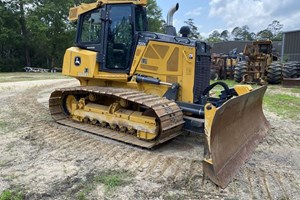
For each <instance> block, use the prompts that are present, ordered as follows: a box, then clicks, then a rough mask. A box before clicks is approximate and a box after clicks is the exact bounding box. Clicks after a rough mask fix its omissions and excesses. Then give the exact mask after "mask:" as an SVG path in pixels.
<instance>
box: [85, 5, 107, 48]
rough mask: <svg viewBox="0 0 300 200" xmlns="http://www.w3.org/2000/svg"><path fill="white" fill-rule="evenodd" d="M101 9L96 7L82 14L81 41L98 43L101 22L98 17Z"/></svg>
mask: <svg viewBox="0 0 300 200" xmlns="http://www.w3.org/2000/svg"><path fill="white" fill-rule="evenodd" d="M100 12H101V10H100V9H97V10H94V11H92V12H89V13H86V14H85V15H84V16H83V20H82V24H81V26H82V28H81V33H80V42H81V43H99V42H100V38H101V30H102V24H101V19H100V16H101V15H100V14H101V13H100Z"/></svg>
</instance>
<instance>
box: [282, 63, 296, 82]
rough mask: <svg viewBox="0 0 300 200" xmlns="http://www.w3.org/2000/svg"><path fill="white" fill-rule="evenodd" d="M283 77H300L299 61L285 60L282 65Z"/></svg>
mask: <svg viewBox="0 0 300 200" xmlns="http://www.w3.org/2000/svg"><path fill="white" fill-rule="evenodd" d="M282 76H283V78H298V77H300V63H299V62H295V61H291V62H287V63H285V64H284V65H283V67H282Z"/></svg>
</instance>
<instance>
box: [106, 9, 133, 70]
mask: <svg viewBox="0 0 300 200" xmlns="http://www.w3.org/2000/svg"><path fill="white" fill-rule="evenodd" d="M133 8H134V7H133V5H132V4H119V5H108V6H107V12H108V16H109V18H108V20H107V22H106V31H105V39H104V51H105V64H104V65H102V66H101V71H106V72H116V73H128V72H129V71H130V66H131V62H132V57H133V56H132V55H133V52H134V23H133V20H134V19H133V18H134V17H133V16H134V10H133Z"/></svg>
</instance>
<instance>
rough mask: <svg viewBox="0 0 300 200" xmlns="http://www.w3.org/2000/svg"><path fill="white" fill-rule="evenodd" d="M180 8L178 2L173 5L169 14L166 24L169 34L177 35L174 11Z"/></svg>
mask: <svg viewBox="0 0 300 200" xmlns="http://www.w3.org/2000/svg"><path fill="white" fill-rule="evenodd" d="M178 9H179V3H177V4H176V5H175V6H173V7H172V8H171V9H170V10H169V12H168V15H167V25H166V33H167V34H168V35H174V36H176V35H177V33H176V28H175V27H174V26H173V16H174V13H175V12H176V11H177V10H178Z"/></svg>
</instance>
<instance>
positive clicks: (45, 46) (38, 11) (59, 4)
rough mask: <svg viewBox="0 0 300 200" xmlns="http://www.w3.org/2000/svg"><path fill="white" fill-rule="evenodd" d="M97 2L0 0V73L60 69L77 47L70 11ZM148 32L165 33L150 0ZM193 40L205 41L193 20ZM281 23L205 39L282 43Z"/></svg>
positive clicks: (79, 0) (276, 22) (74, 25)
mask: <svg viewBox="0 0 300 200" xmlns="http://www.w3.org/2000/svg"><path fill="white" fill-rule="evenodd" d="M92 2H96V0H64V1H61V0H51V1H49V0H0V13H1V15H0V72H1V71H2V72H9V71H22V69H23V68H24V67H41V68H48V69H51V68H55V67H58V68H60V67H61V66H62V62H63V56H64V52H65V50H66V49H67V48H68V47H70V46H73V45H74V39H75V33H76V24H74V23H70V22H69V21H68V14H69V8H71V7H73V6H77V5H80V4H81V3H92ZM147 18H148V29H149V31H153V32H159V33H163V32H164V25H165V23H166V22H165V20H164V19H163V18H162V11H161V9H160V8H159V7H158V5H157V3H156V0H148V5H147ZM185 23H186V24H187V25H188V26H190V28H191V32H192V33H191V37H192V38H199V39H202V40H204V39H205V38H204V37H202V36H201V35H200V34H199V32H198V29H197V27H196V26H195V25H194V21H193V19H188V20H187V21H186V22H185ZM281 29H282V24H280V23H279V22H278V21H276V20H275V21H273V23H271V24H270V25H269V26H268V27H267V28H266V29H265V30H262V31H260V32H258V33H253V32H250V30H249V27H248V26H246V25H245V26H242V27H236V28H234V29H233V30H232V31H231V32H229V31H228V30H224V31H222V32H221V33H220V32H218V31H213V32H212V33H211V34H210V35H209V37H208V38H207V39H205V40H207V41H209V42H219V41H227V40H254V39H257V38H268V39H272V40H280V39H281V37H282V32H281Z"/></svg>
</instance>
